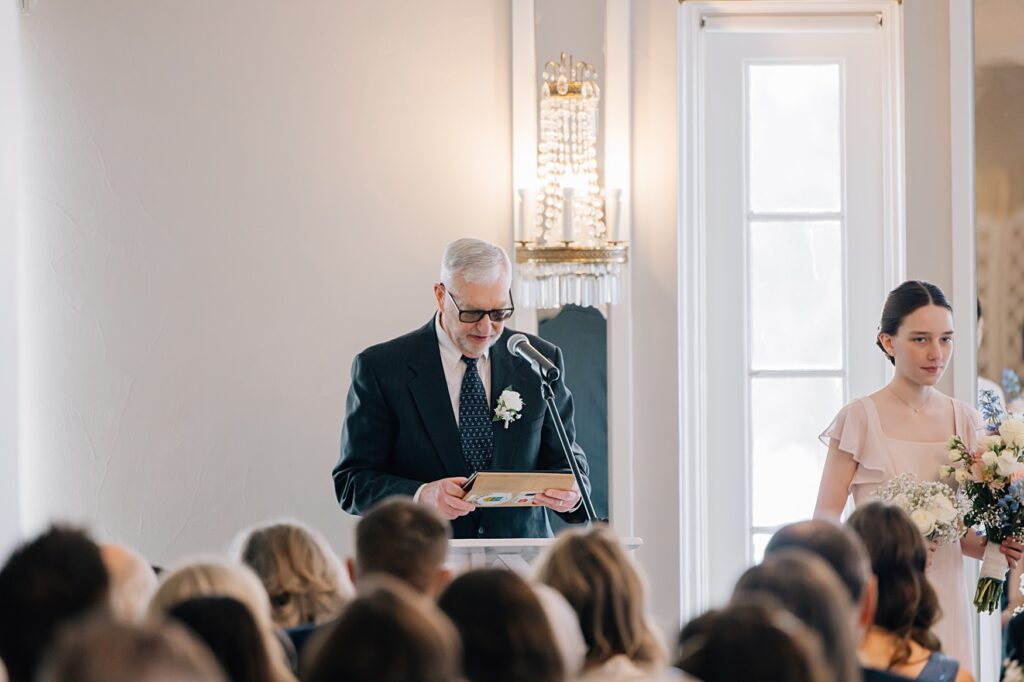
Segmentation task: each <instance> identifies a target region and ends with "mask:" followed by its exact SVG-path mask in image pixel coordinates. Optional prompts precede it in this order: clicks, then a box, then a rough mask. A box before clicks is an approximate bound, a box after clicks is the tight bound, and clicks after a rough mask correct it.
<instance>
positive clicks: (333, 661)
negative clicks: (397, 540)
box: [302, 574, 499, 682]
mask: <svg viewBox="0 0 1024 682" xmlns="http://www.w3.org/2000/svg"><path fill="white" fill-rule="evenodd" d="M492 615H493V616H494V617H499V616H498V614H492ZM310 647H312V651H311V652H310V656H309V659H308V660H309V665H308V668H307V670H306V671H305V673H306V674H305V675H303V677H302V679H303V681H304V682H411V681H413V680H415V681H416V682H454V680H458V679H461V668H460V665H459V661H460V657H461V651H460V647H459V638H458V634H456V632H455V628H454V627H453V626H452V624H451V623H450V622H449V621H448V619H447V618H446V617H445V616H444V614H442V613H441V612H440V611H439V610H438V608H437V607H436V606H435V605H434V604H433V602H431V601H430V600H429V598H428V597H426V596H425V595H423V594H420V593H418V592H415V591H414V590H413V589H412V588H411V587H409V586H408V585H407V584H406V583H404V582H402V581H400V580H397V579H395V578H391V577H389V576H386V575H383V574H381V575H376V576H374V577H373V578H369V579H367V580H365V581H362V583H361V584H360V585H359V594H358V596H357V597H356V598H355V599H354V600H352V601H351V602H349V604H348V605H347V606H346V607H345V608H344V610H343V611H342V613H341V616H340V617H339V618H338V619H337V620H336V621H335V622H334V623H332V624H330V625H328V626H327V631H326V632H325V633H324V636H323V637H321V638H320V639H319V640H318V641H317V642H314V643H311V644H310Z"/></svg>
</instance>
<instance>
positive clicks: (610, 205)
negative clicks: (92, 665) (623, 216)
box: [604, 189, 622, 242]
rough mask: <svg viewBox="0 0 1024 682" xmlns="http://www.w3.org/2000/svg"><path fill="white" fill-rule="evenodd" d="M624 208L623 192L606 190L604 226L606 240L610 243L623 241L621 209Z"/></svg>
mask: <svg viewBox="0 0 1024 682" xmlns="http://www.w3.org/2000/svg"><path fill="white" fill-rule="evenodd" d="M621 207H622V190H621V189H609V190H605V196H604V225H605V239H606V240H607V241H610V242H617V241H621V237H620V235H619V223H620V220H619V209H620V208H621Z"/></svg>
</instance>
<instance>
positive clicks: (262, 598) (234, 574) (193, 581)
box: [148, 556, 294, 681]
mask: <svg viewBox="0 0 1024 682" xmlns="http://www.w3.org/2000/svg"><path fill="white" fill-rule="evenodd" d="M212 596H223V597H233V598H235V599H237V600H238V601H240V602H242V603H243V604H245V606H246V608H248V609H249V612H250V613H251V614H252V616H253V619H254V620H255V621H256V625H257V627H259V629H260V635H261V637H262V638H263V644H264V646H265V647H266V649H267V652H268V653H269V654H270V661H271V667H272V671H271V672H272V673H273V676H274V679H275V680H278V681H280V680H289V681H290V680H293V679H294V675H292V674H291V672H290V670H289V669H288V666H287V664H286V656H285V652H284V649H283V648H282V642H281V641H280V640H278V638H277V636H276V635H275V634H274V624H273V621H272V620H271V618H270V600H269V599H268V597H267V591H266V590H265V589H264V588H263V583H261V582H260V579H259V578H258V577H256V574H255V573H253V572H252V569H251V568H249V567H248V566H246V565H245V564H242V563H241V562H237V561H230V560H228V559H224V558H221V557H216V556H210V557H202V558H197V559H186V560H185V561H184V562H183V563H182V564H181V565H180V566H179V567H178V568H174V569H172V570H170V571H168V572H166V573H164V574H162V575H161V577H160V584H159V586H158V587H157V590H156V592H155V593H154V594H153V598H152V600H151V601H150V603H149V611H148V619H149V620H150V621H154V620H160V619H162V618H163V617H164V616H165V615H166V613H167V612H168V611H169V610H170V609H171V608H172V607H173V606H175V605H176V604H179V603H181V602H183V601H185V600H186V599H193V598H195V597H212Z"/></svg>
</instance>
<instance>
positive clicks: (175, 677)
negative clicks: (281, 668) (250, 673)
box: [36, 619, 226, 682]
mask: <svg viewBox="0 0 1024 682" xmlns="http://www.w3.org/2000/svg"><path fill="white" fill-rule="evenodd" d="M36 679H37V682H122V681H124V680H132V682H226V680H225V677H224V674H223V672H221V670H220V667H219V666H218V665H217V662H216V661H215V660H214V658H213V656H212V655H211V654H210V652H209V651H207V649H206V647H204V646H203V645H202V644H201V643H200V642H198V641H196V640H195V639H194V638H193V637H192V636H191V635H189V634H188V633H187V632H186V631H185V630H184V629H183V628H181V627H180V626H177V625H174V624H170V623H162V624H152V625H133V624H128V623H121V622H116V621H113V620H106V619H104V620H96V621H92V622H86V623H82V624H80V625H77V626H75V627H72V628H69V629H68V630H67V631H66V632H65V633H64V634H63V635H62V636H61V637H60V640H59V642H58V644H57V646H56V647H55V648H54V649H53V650H52V651H50V653H49V654H48V655H47V657H46V662H45V663H44V664H43V666H42V670H41V671H40V675H39V677H38V678H36Z"/></svg>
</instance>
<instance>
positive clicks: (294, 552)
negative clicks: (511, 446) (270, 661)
mask: <svg viewBox="0 0 1024 682" xmlns="http://www.w3.org/2000/svg"><path fill="white" fill-rule="evenodd" d="M239 554H240V557H239V558H241V560H242V561H243V562H244V563H245V564H247V565H248V566H249V568H251V569H252V570H254V571H255V572H256V575H258V576H259V578H260V580H262V581H263V587H265V588H266V590H267V594H268V595H270V605H271V608H272V615H273V618H274V623H275V624H276V625H277V627H279V628H293V627H296V626H298V625H309V624H317V623H324V622H326V621H328V620H330V619H332V618H334V617H335V616H337V615H338V613H340V612H341V607H342V606H344V605H345V602H346V601H348V600H349V599H350V598H351V597H352V594H353V590H352V584H351V582H349V579H348V576H347V575H346V574H345V572H344V571H343V570H342V568H341V562H340V561H339V560H338V558H337V557H336V556H335V554H334V552H332V551H331V549H330V547H328V546H327V542H326V541H324V539H323V538H322V537H320V535H319V534H318V533H316V532H315V531H313V530H311V529H309V528H306V527H305V526H303V525H301V524H298V523H275V524H272V525H267V526H262V527H259V528H254V529H252V530H251V531H248V532H247V533H246V534H245V536H244V537H243V539H242V541H241V550H240V552H239Z"/></svg>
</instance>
